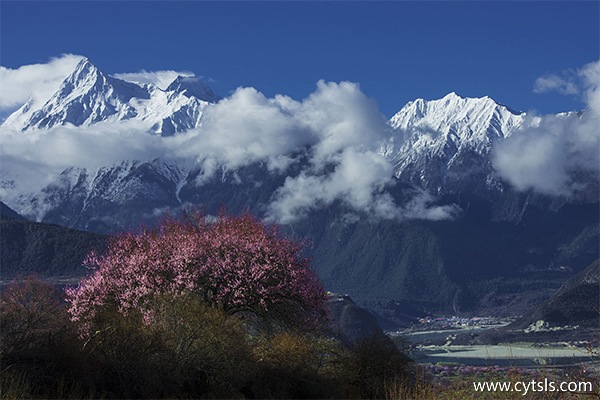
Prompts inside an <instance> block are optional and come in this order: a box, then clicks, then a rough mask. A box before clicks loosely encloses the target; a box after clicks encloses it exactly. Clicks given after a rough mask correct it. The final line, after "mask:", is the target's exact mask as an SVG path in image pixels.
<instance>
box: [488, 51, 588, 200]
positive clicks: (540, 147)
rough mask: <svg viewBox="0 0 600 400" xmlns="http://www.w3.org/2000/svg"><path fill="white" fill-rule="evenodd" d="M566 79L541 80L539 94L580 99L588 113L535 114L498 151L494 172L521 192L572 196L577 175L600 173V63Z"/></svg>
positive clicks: (576, 184)
mask: <svg viewBox="0 0 600 400" xmlns="http://www.w3.org/2000/svg"><path fill="white" fill-rule="evenodd" d="M563 75H564V76H559V75H548V76H545V77H542V78H539V79H538V80H537V81H536V86H535V88H536V89H537V90H538V91H550V90H554V91H558V92H560V93H563V94H575V93H576V94H578V95H580V96H582V98H583V100H584V101H585V103H586V109H585V111H583V112H582V113H575V112H571V113H564V114H559V115H545V116H537V115H535V114H533V113H532V114H531V115H529V117H528V120H527V121H526V122H525V123H524V125H523V128H522V129H521V130H519V131H517V132H514V133H513V134H512V135H511V137H510V138H508V139H507V140H505V141H503V142H499V143H497V144H496V146H495V148H494V150H493V153H492V157H493V158H492V162H493V165H494V167H495V169H496V170H497V171H498V173H499V174H500V175H501V176H502V177H503V178H505V179H506V180H508V181H509V182H510V183H511V184H512V185H514V186H515V187H516V188H517V189H518V190H528V189H533V190H535V191H538V192H541V193H544V194H549V195H563V196H569V195H570V194H572V193H573V191H574V190H576V189H577V188H578V187H579V183H578V182H577V181H576V180H575V178H574V175H575V173H576V172H578V171H591V172H593V173H596V174H597V173H598V172H599V165H600V157H599V155H600V61H596V62H592V63H590V64H587V65H585V66H584V67H582V68H581V69H579V70H578V71H577V72H576V74H573V73H571V72H569V71H567V72H566V73H565V74H563Z"/></svg>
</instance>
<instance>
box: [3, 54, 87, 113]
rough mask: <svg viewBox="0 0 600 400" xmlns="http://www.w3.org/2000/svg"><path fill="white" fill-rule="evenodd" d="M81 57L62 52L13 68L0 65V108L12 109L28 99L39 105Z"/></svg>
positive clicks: (49, 95) (56, 87) (48, 97)
mask: <svg viewBox="0 0 600 400" xmlns="http://www.w3.org/2000/svg"><path fill="white" fill-rule="evenodd" d="M82 59H83V56H78V55H74V54H64V55H62V56H60V57H57V58H52V59H50V61H49V62H48V63H46V64H31V65H24V66H22V67H19V68H17V69H11V68H6V67H2V66H0V87H1V88H2V90H0V109H5V110H6V109H12V110H14V109H16V108H18V107H20V106H22V105H23V104H24V103H25V102H26V101H27V100H29V99H30V98H31V99H32V100H33V102H34V105H37V106H38V107H41V106H42V105H43V104H44V103H45V102H46V101H47V100H48V99H50V97H51V96H52V95H53V94H54V92H56V91H57V90H58V89H59V87H60V84H61V83H62V81H63V80H64V79H65V78H66V77H67V75H69V73H70V72H71V71H73V69H74V68H75V66H76V65H77V63H79V61H81V60H82Z"/></svg>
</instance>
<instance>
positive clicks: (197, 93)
mask: <svg viewBox="0 0 600 400" xmlns="http://www.w3.org/2000/svg"><path fill="white" fill-rule="evenodd" d="M165 91H166V92H170V91H175V92H180V93H183V94H184V95H185V96H187V97H190V96H194V97H196V98H197V99H199V100H204V101H208V102H209V103H216V102H217V101H219V100H220V99H221V98H220V97H219V96H217V95H216V94H215V93H214V92H213V91H212V89H211V88H210V87H209V86H208V85H207V84H206V82H205V81H204V80H203V79H202V78H200V77H198V76H183V75H178V76H177V78H175V80H173V82H171V83H170V84H169V86H168V87H167V88H166V89H165Z"/></svg>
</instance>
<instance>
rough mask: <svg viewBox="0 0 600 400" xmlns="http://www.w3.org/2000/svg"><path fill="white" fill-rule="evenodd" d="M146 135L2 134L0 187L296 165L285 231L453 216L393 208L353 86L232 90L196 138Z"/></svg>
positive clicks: (83, 131) (421, 206)
mask: <svg viewBox="0 0 600 400" xmlns="http://www.w3.org/2000/svg"><path fill="white" fill-rule="evenodd" d="M65 57H66V58H70V57H74V56H65ZM63 61H64V60H63ZM56 62H57V61H56ZM176 74H180V72H175V71H156V72H147V71H141V72H139V73H135V74H117V75H116V76H117V77H119V78H124V79H129V80H137V81H138V82H140V81H144V80H145V81H146V82H152V83H155V84H158V85H159V87H160V86H161V85H163V86H165V85H166V84H168V83H170V81H171V80H172V79H171V78H173V79H175V76H176ZM161 82H162V83H161ZM148 128H149V127H148V126H146V125H145V124H144V123H142V122H139V121H135V120H134V121H132V120H130V121H126V122H118V123H116V122H113V123H109V122H103V123H98V124H95V125H92V126H90V127H74V126H61V127H55V128H52V129H49V130H31V131H27V132H14V131H11V130H9V129H8V128H0V135H2V148H1V149H0V152H1V154H2V158H3V164H4V165H3V170H4V173H3V176H2V177H0V178H2V180H6V179H7V177H8V178H10V177H9V176H8V175H11V174H12V176H13V177H14V176H17V177H18V180H19V183H20V185H21V188H20V189H19V190H22V189H23V185H27V186H28V188H29V189H30V190H31V191H39V190H41V189H42V188H43V187H44V186H45V185H47V184H48V183H49V182H50V181H51V180H52V179H54V177H56V176H58V175H59V174H60V172H62V171H63V170H64V169H65V168H68V167H72V166H77V167H81V168H87V169H88V170H95V169H96V168H98V167H100V166H104V165H110V164H112V163H116V162H120V161H122V160H140V161H146V160H152V159H154V158H162V159H165V160H166V161H173V160H174V161H180V162H181V161H184V162H186V163H190V160H192V162H194V163H196V165H197V166H198V167H200V168H202V170H203V175H201V176H200V178H199V180H198V184H203V183H204V182H205V178H208V177H211V176H212V175H214V174H215V173H216V172H217V171H219V170H221V169H225V170H229V171H234V170H236V169H237V168H240V167H243V166H247V165H250V164H252V163H255V162H266V165H267V166H268V168H269V169H270V170H271V171H272V172H274V173H283V172H284V171H285V170H286V169H287V167H288V166H289V165H291V164H292V163H296V164H297V166H298V167H299V168H300V169H299V170H297V172H296V173H295V175H294V176H290V177H288V178H287V179H286V180H285V183H284V185H283V186H282V187H280V188H279V189H278V190H276V192H275V193H274V195H273V198H272V200H273V201H272V204H270V205H269V206H268V211H267V214H268V215H267V217H268V218H270V219H271V220H273V221H277V222H286V223H287V222H291V221H294V220H296V219H297V218H299V217H302V216H303V215H305V214H306V213H308V212H310V211H312V210H316V209H319V208H321V207H326V206H329V205H331V204H333V203H334V202H340V203H342V204H344V205H345V206H346V208H349V209H350V210H351V211H355V212H364V213H368V214H370V215H373V216H376V217H380V218H400V219H404V218H410V217H411V215H413V216H415V217H417V218H428V219H440V218H449V217H452V210H447V209H443V208H439V207H430V203H431V201H430V200H431V199H429V198H425V197H424V196H423V195H422V194H417V195H416V198H415V200H414V201H413V203H411V204H409V206H408V207H406V208H399V207H398V206H397V205H396V203H395V201H394V199H393V197H392V196H391V195H390V194H389V193H388V192H387V188H388V187H389V186H390V185H393V183H394V179H393V167H392V165H391V164H390V163H389V162H388V161H387V160H386V159H385V158H384V157H383V156H381V155H379V154H378V153H377V149H378V148H379V147H380V146H381V143H382V140H384V139H386V138H388V137H389V135H390V128H389V126H388V125H387V122H386V118H385V117H384V116H383V115H382V114H381V113H380V112H379V110H378V108H377V105H376V103H375V102H374V101H373V100H371V99H369V98H368V97H367V96H365V95H364V94H363V93H362V92H361V91H360V88H359V86H358V85H357V84H354V83H350V82H341V83H327V82H323V81H320V82H318V83H317V88H316V90H315V91H314V92H313V93H312V94H311V95H309V96H308V97H307V98H306V99H304V100H302V101H297V100H294V99H291V98H289V97H287V96H282V95H278V96H275V97H273V98H267V97H265V96H264V95H263V94H262V93H260V92H258V91H257V90H256V89H254V88H238V89H237V90H236V91H235V92H234V93H233V94H232V95H231V96H229V97H227V98H225V99H222V100H221V101H219V102H218V103H216V104H214V105H211V106H209V107H207V108H206V109H205V111H204V117H203V122H202V125H201V126H200V127H199V128H197V129H193V130H190V131H187V132H183V133H180V134H177V135H173V136H170V137H160V136H156V135H151V134H148V133H147V131H148ZM5 166H6V167H7V168H4V167H5ZM3 193H5V192H3ZM3 196H4V194H3ZM157 212H160V210H158V211H157Z"/></svg>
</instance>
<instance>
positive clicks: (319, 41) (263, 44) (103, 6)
mask: <svg viewBox="0 0 600 400" xmlns="http://www.w3.org/2000/svg"><path fill="white" fill-rule="evenodd" d="M0 18H1V20H0V34H1V36H0V44H1V47H0V64H1V65H2V66H5V67H9V68H17V67H19V66H21V65H25V64H33V63H45V62H47V61H48V60H49V59H50V58H51V57H55V56H59V55H61V54H63V53H72V54H81V55H85V56H87V57H89V58H90V59H91V61H92V62H93V63H94V64H96V65H97V66H98V67H99V68H100V69H102V70H104V71H106V72H108V73H125V72H136V71H139V70H141V69H145V70H148V71H152V70H165V69H174V70H187V71H193V72H195V73H196V74H198V75H202V76H204V77H206V78H209V79H211V80H212V83H211V86H212V87H213V88H214V89H215V91H216V92H217V93H219V94H220V95H222V96H226V95H228V94H230V93H231V92H232V91H233V90H235V88H236V87H238V86H252V87H255V88H256V89H258V90H259V91H261V92H263V93H264V94H265V95H267V96H273V95H275V94H278V93H283V94H287V95H289V96H291V97H293V98H295V99H298V100H300V99H302V98H304V97H306V96H307V95H308V94H310V93H311V92H313V91H314V90H315V86H316V83H317V81H318V80H320V79H324V80H326V81H334V82H339V81H342V80H349V81H352V82H358V83H359V84H360V86H361V89H362V91H363V92H364V93H365V94H366V95H367V96H369V97H372V98H374V99H375V100H376V101H377V103H378V104H379V109H380V111H381V112H382V113H383V114H384V115H386V116H388V117H389V116H391V115H392V114H393V113H394V112H396V111H397V110H399V109H400V108H401V107H402V106H403V105H404V104H405V103H406V102H408V101H410V100H413V99H415V98H418V97H423V98H426V99H436V98H440V97H443V96H444V95H445V94H447V93H449V92H451V91H455V92H457V93H458V94H460V95H463V96H469V97H480V96H484V95H489V96H490V97H492V98H494V99H495V100H496V101H498V102H500V103H503V104H506V105H508V106H510V107H512V108H514V109H517V110H523V111H527V110H530V109H534V110H537V111H539V112H541V113H554V112H559V111H565V110H573V109H579V108H581V107H583V103H582V102H581V101H580V98H579V97H578V95H577V94H567V95H564V94H560V93H556V92H550V93H534V91H533V87H534V82H535V81H536V79H537V78H539V77H540V76H544V75H547V74H559V75H561V74H562V76H569V75H570V74H571V75H573V74H575V71H576V70H577V69H578V68H581V67H582V66H583V65H585V64H587V63H590V62H592V61H596V60H598V58H599V49H600V23H599V20H600V2H598V1H588V2H574V1H569V2H566V1H565V2H557V1H552V2H541V1H527V2H488V1H486V2H483V1H482V2H475V1H469V2H400V1H398V2H395V1H387V2H196V1H185V2H183V1H182V2H161V1H153V2H146V1H129V2H91V1H86V2H74V1H68V2H56V1H45V2H32V1H26V2H12V1H2V2H0Z"/></svg>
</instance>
